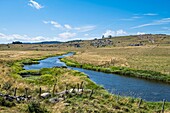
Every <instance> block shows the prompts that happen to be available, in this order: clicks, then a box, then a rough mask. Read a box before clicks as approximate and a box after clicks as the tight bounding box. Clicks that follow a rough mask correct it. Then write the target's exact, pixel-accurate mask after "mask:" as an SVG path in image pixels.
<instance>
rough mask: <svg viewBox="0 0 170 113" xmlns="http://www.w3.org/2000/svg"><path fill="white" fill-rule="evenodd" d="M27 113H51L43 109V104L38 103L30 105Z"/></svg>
mask: <svg viewBox="0 0 170 113" xmlns="http://www.w3.org/2000/svg"><path fill="white" fill-rule="evenodd" d="M27 111H28V112H29V113H49V112H48V111H47V109H46V108H45V107H42V106H41V104H40V103H39V102H36V101H32V102H31V103H29V104H28V108H27Z"/></svg>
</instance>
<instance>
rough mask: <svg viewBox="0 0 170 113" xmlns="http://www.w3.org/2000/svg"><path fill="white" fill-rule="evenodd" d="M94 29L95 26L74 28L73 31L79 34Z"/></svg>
mask: <svg viewBox="0 0 170 113" xmlns="http://www.w3.org/2000/svg"><path fill="white" fill-rule="evenodd" d="M95 28H96V26H82V27H76V28H74V29H75V30H77V31H79V32H87V31H91V30H94V29H95Z"/></svg>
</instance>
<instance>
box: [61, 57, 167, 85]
mask: <svg viewBox="0 0 170 113" xmlns="http://www.w3.org/2000/svg"><path fill="white" fill-rule="evenodd" d="M61 61H63V62H65V63H66V64H67V65H68V66H72V67H79V68H84V69H89V70H94V71H100V72H105V73H114V74H119V75H125V76H132V77H138V78H143V79H149V80H157V81H162V82H166V83H170V75H167V74H162V73H160V72H156V71H150V70H136V69H131V68H127V67H115V66H110V67H102V66H95V65H92V64H80V63H79V62H76V61H73V60H70V59H67V58H63V59H61Z"/></svg>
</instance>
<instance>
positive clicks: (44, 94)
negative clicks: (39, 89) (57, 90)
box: [41, 93, 51, 98]
mask: <svg viewBox="0 0 170 113" xmlns="http://www.w3.org/2000/svg"><path fill="white" fill-rule="evenodd" d="M50 96H51V94H50V93H42V94H41V97H42V98H49V97H50Z"/></svg>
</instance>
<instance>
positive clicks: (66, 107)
mask: <svg viewBox="0 0 170 113" xmlns="http://www.w3.org/2000/svg"><path fill="white" fill-rule="evenodd" d="M61 53H63V52H54V51H38V52H37V51H26V52H25V51H14V52H12V51H1V55H2V56H4V57H1V61H2V62H3V63H2V64H1V65H0V70H1V73H0V82H1V89H0V90H1V92H2V93H3V94H10V95H13V93H14V89H15V88H16V87H17V93H16V95H17V96H18V95H23V94H24V93H25V88H28V95H31V96H32V99H33V100H34V101H33V100H32V99H31V100H28V101H22V102H21V103H17V102H15V101H14V102H9V101H4V100H3V101H4V102H5V103H6V104H2V103H0V104H1V106H0V112H3V113H8V112H11V113H16V112H20V113H25V112H30V110H33V109H35V108H34V106H36V110H39V111H41V112H46V111H48V112H53V113H55V112H160V111H161V106H162V102H156V103H153V102H142V104H141V105H140V108H139V107H138V105H139V102H140V100H139V99H133V98H129V97H120V96H119V97H118V96H116V95H111V94H109V93H108V92H106V91H105V90H104V89H103V88H101V87H100V86H97V85H96V84H94V83H93V82H91V81H90V80H89V79H88V78H87V77H86V75H84V74H82V73H79V72H76V71H72V70H68V69H64V68H52V69H42V70H39V71H37V72H36V73H39V74H40V75H41V76H35V77H29V78H21V77H19V74H21V73H23V70H22V65H23V64H22V62H24V61H25V59H28V58H31V59H36V60H37V58H38V59H41V58H44V56H49V55H50V56H51V55H56V54H61ZM7 56H8V58H9V59H8V58H6V57H7ZM18 56H20V57H18ZM28 61H29V60H28ZM30 61H31V60H30ZM9 62H10V63H9ZM13 69H15V70H13ZM27 72H28V73H30V74H31V73H32V74H34V73H35V72H34V71H24V73H27ZM82 82H83V87H84V90H85V91H84V93H83V94H81V93H80V94H79V93H77V94H76V95H75V94H71V95H70V94H69V95H65V99H64V100H62V101H60V102H58V103H56V104H51V103H50V102H49V101H48V99H39V97H38V93H39V88H40V87H41V88H42V93H43V92H53V85H54V84H57V85H56V87H55V92H60V91H63V90H65V88H66V85H67V88H68V89H70V88H73V87H74V86H76V85H77V84H81V83H82ZM8 86H9V87H8ZM86 89H89V90H92V89H93V90H94V94H92V97H90V95H91V93H90V92H86ZM60 98H61V97H60ZM1 99H2V98H1ZM38 101H39V102H40V104H39V103H38ZM5 106H8V107H5ZM11 106H12V107H11ZM169 108H170V104H169V103H167V102H166V105H165V112H169V111H170V109H169Z"/></svg>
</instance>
